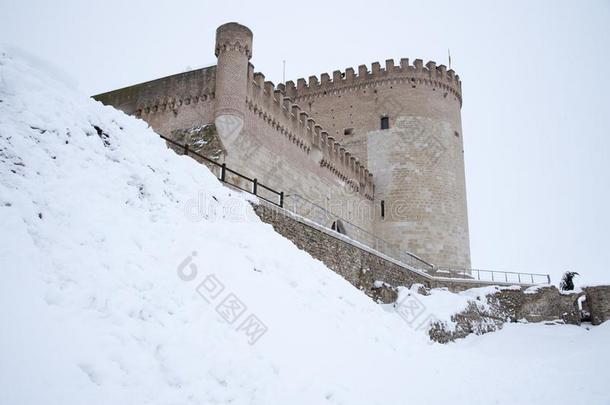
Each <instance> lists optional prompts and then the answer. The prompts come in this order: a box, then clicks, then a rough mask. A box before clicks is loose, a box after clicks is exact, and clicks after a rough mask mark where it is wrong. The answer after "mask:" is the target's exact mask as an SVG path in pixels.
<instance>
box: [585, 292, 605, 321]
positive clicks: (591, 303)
mask: <svg viewBox="0 0 610 405" xmlns="http://www.w3.org/2000/svg"><path fill="white" fill-rule="evenodd" d="M584 291H585V295H586V297H587V306H588V307H589V312H590V313H591V323H592V324H593V325H599V324H600V323H602V322H605V321H607V320H608V319H610V285H600V286H595V287H585V288H584Z"/></svg>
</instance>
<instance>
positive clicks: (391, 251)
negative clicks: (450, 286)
mask: <svg viewBox="0 0 610 405" xmlns="http://www.w3.org/2000/svg"><path fill="white" fill-rule="evenodd" d="M286 197H287V198H288V197H295V198H297V199H299V200H301V201H304V202H305V203H306V204H308V205H311V206H313V207H315V208H317V209H318V210H321V211H322V212H323V214H324V216H325V217H326V219H327V220H328V221H331V220H337V219H338V220H341V221H342V222H343V223H344V224H345V225H349V226H350V227H352V228H355V229H356V230H357V232H358V233H361V234H364V235H366V236H367V237H368V239H369V240H373V241H374V243H373V244H372V245H373V246H370V245H371V244H370V243H368V241H365V240H363V239H364V238H359V237H358V235H357V234H352V235H350V234H348V235H346V236H348V237H349V238H351V239H354V240H356V241H358V242H360V243H362V244H364V245H367V246H369V247H371V248H373V249H375V250H377V251H378V252H380V253H383V254H385V255H387V256H390V257H393V258H394V259H397V260H399V261H401V262H403V263H407V264H408V263H413V262H415V263H416V264H417V266H418V268H421V269H423V270H432V269H434V265H433V264H432V263H429V262H427V261H425V260H424V259H422V258H421V257H419V256H417V255H416V254H414V253H411V252H409V251H406V250H402V249H400V247H398V246H396V245H395V244H393V243H390V242H388V241H386V240H384V239H381V238H380V237H378V236H375V235H373V234H372V233H370V232H368V231H366V230H364V229H362V228H361V227H359V226H358V225H355V224H353V223H351V222H350V221H348V220H346V219H345V218H343V217H341V216H339V215H336V214H333V213H332V212H329V211H328V210H327V209H325V208H324V207H322V206H320V205H318V204H316V203H314V202H312V201H309V200H308V199H306V198H304V197H302V196H301V195H299V194H286ZM292 208H293V211H296V207H292ZM288 209H290V207H288ZM309 219H310V220H313V221H314V222H317V223H318V224H319V225H322V226H324V227H328V224H325V223H319V221H315V219H313V218H309Z"/></svg>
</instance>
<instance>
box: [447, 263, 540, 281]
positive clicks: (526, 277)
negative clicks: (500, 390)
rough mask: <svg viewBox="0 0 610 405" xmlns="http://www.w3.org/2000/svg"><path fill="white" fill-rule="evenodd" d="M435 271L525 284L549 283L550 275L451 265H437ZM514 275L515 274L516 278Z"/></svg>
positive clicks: (478, 278) (481, 279) (471, 277)
mask: <svg viewBox="0 0 610 405" xmlns="http://www.w3.org/2000/svg"><path fill="white" fill-rule="evenodd" d="M436 271H448V272H449V273H450V274H455V275H461V276H463V277H464V278H469V279H476V280H480V281H498V282H505V283H509V282H517V283H519V284H527V283H528V281H529V282H530V283H531V284H536V280H540V279H544V280H545V281H546V283H547V284H551V276H550V275H549V274H542V273H524V272H517V271H504V270H486V269H464V268H451V267H438V268H437V269H436ZM482 274H487V275H489V276H490V277H487V279H486V278H485V277H484V276H482ZM475 275H476V277H475ZM509 275H512V276H513V277H510V280H509ZM514 276H516V278H515V277H514ZM490 278H491V279H490Z"/></svg>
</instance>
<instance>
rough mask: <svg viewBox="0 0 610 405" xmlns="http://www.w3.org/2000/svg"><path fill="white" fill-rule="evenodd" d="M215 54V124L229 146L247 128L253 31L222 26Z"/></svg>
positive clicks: (240, 27) (233, 25) (232, 25)
mask: <svg viewBox="0 0 610 405" xmlns="http://www.w3.org/2000/svg"><path fill="white" fill-rule="evenodd" d="M215 54H216V57H217V58H218V63H217V66H216V90H215V97H216V106H215V109H214V123H215V124H216V130H217V132H218V135H219V136H220V138H221V139H222V141H223V143H224V144H225V146H226V145H228V144H231V143H233V142H234V141H235V140H236V139H237V138H238V137H239V135H240V134H241V131H242V129H243V126H244V114H245V108H246V105H245V100H246V96H247V92H248V63H249V60H250V58H251V57H252V31H250V29H248V27H245V26H243V25H240V24H238V23H235V22H230V23H227V24H223V25H221V26H220V27H218V29H217V30H216V47H215Z"/></svg>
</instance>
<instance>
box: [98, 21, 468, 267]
mask: <svg viewBox="0 0 610 405" xmlns="http://www.w3.org/2000/svg"><path fill="white" fill-rule="evenodd" d="M215 54H216V55H217V57H218V65H217V66H211V67H208V68H204V69H198V70H195V71H192V72H185V73H181V74H177V75H173V76H169V77H166V78H163V79H158V80H154V81H151V82H147V83H142V84H140V85H136V86H130V87H127V88H124V89H120V90H116V91H113V92H109V93H105V94H101V95H98V96H95V98H96V99H98V100H100V101H102V102H104V103H105V104H110V105H113V106H115V107H117V108H119V109H122V110H123V111H125V112H126V113H128V114H134V115H136V116H138V117H141V118H142V119H144V120H145V121H147V122H148V123H149V124H150V125H151V127H152V128H153V129H154V130H155V131H157V132H158V133H160V134H163V135H165V136H168V137H173V136H178V137H180V138H181V139H192V138H191V134H195V133H196V134H200V133H202V132H203V130H202V128H204V127H205V134H206V136H207V137H208V139H209V138H210V137H212V141H211V143H210V146H212V147H211V148H208V149H213V150H214V153H215V158H217V159H218V160H219V161H220V162H225V163H227V165H228V166H229V167H230V168H232V169H233V170H236V171H238V172H240V173H242V174H244V175H246V176H248V177H251V178H257V180H258V181H259V182H260V183H262V184H264V185H267V186H269V187H272V188H274V189H276V190H279V191H284V192H285V194H286V199H285V202H286V204H287V205H289V206H290V204H293V209H295V208H296V209H295V211H297V212H299V213H300V214H301V215H305V216H306V217H308V218H310V219H313V220H315V221H318V222H320V223H324V224H325V225H327V226H330V224H331V223H332V221H333V220H334V218H320V217H319V216H320V215H321V214H320V212H324V211H330V212H332V213H333V214H335V215H336V216H338V217H340V218H343V219H345V220H347V221H349V222H350V223H353V224H354V225H356V226H355V227H354V226H352V227H351V230H350V232H358V233H359V235H358V236H359V237H360V238H359V240H363V239H365V240H366V238H368V237H370V238H371V242H375V243H377V242H378V241H377V240H376V239H375V238H374V237H373V236H372V235H368V234H367V233H373V234H375V236H377V237H379V238H381V239H384V240H385V241H387V242H389V243H390V244H394V245H397V246H400V248H401V249H403V250H406V251H409V252H413V253H415V254H416V255H418V256H420V257H422V258H423V259H424V260H426V261H428V262H430V263H433V264H435V265H436V266H442V267H452V268H469V267H470V250H469V240H468V220H467V210H466V190H465V180H464V160H463V144H462V128H461V121H460V108H461V102H462V99H461V83H460V81H459V77H458V76H457V75H455V74H454V72H453V71H451V70H447V69H446V68H445V67H444V66H442V65H441V66H439V67H436V65H435V64H434V63H433V62H429V63H428V64H426V66H424V65H423V62H422V61H421V60H416V61H414V63H413V65H410V64H409V61H408V60H407V59H402V60H401V61H400V64H399V65H398V66H395V65H394V62H393V61H391V60H388V61H386V65H385V68H381V66H380V65H379V64H378V63H374V64H373V65H372V68H371V70H370V71H369V70H368V68H367V67H366V66H364V65H362V66H359V68H358V72H357V73H356V72H355V71H354V70H353V69H346V70H345V72H339V71H335V72H333V75H332V78H331V76H330V75H328V74H322V75H321V76H320V79H319V80H318V78H317V77H315V76H312V77H310V78H309V82H306V81H305V80H304V79H299V80H298V81H297V83H296V85H295V84H294V83H293V82H287V83H286V84H285V85H283V84H280V85H278V86H274V85H273V83H271V82H268V81H265V77H264V75H262V74H260V73H256V74H255V73H254V71H253V66H252V65H251V64H249V62H248V60H249V59H250V57H251V55H252V33H251V32H250V30H249V29H248V28H246V27H244V26H241V25H239V24H236V23H228V24H224V25H222V26H221V27H219V28H218V30H217V38H216V44H215ZM381 117H388V119H389V124H390V128H389V129H385V130H380V129H379V125H380V119H381ZM211 123H215V124H216V125H215V128H212V127H211V126H210V125H209V124H211ZM211 128H212V129H211ZM346 129H350V131H347V132H349V134H346V131H345V130H346ZM206 142H207V140H206ZM197 150H199V151H205V149H197ZM373 173H374V174H375V178H374V181H373ZM244 186H246V184H244ZM259 190H261V189H259ZM297 196H299V197H297ZM270 197H271V195H270ZM305 200H307V201H308V202H304V201H305ZM382 201H383V202H384V215H383V217H382V215H381V211H382V210H381V202H382ZM297 205H298V207H296V206H297ZM314 206H318V207H319V208H312V207H314ZM357 227H358V228H357ZM348 234H349V232H348ZM384 243H385V242H384ZM371 245H372V246H374V245H373V244H371Z"/></svg>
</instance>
